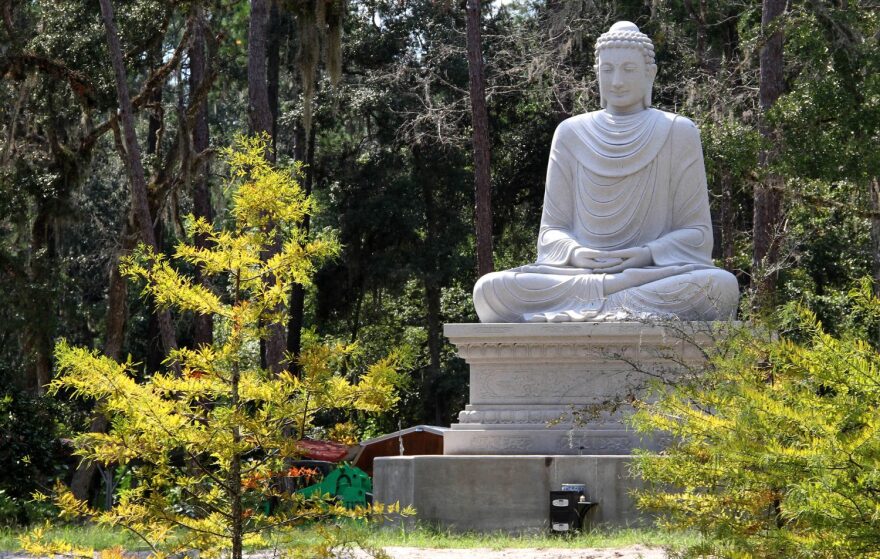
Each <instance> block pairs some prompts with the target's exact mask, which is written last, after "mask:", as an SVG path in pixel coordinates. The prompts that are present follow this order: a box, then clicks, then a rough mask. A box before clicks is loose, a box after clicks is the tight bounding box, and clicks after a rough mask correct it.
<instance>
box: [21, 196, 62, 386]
mask: <svg viewBox="0 0 880 559" xmlns="http://www.w3.org/2000/svg"><path fill="white" fill-rule="evenodd" d="M56 265H57V263H56V250H55V226H54V219H53V216H52V213H51V210H50V206H49V204H48V203H47V202H46V201H42V202H40V203H38V208H37V215H36V217H35V218H34V223H33V226H32V227H31V247H30V258H29V262H28V280H29V283H30V285H31V290H32V291H31V292H32V294H33V295H32V297H31V298H32V300H31V301H30V302H29V303H28V307H29V308H28V311H27V314H26V316H28V320H27V322H26V323H25V327H24V329H23V330H24V332H23V336H22V337H23V339H22V350H23V352H24V354H25V356H26V357H27V362H26V363H27V366H26V369H25V377H26V378H25V382H24V386H25V388H26V389H27V391H28V392H30V393H31V394H34V395H41V394H44V393H45V386H46V384H48V383H49V379H50V377H51V374H52V358H51V355H52V339H51V338H52V334H51V330H52V328H53V322H54V309H55V301H54V299H55V297H54V295H53V294H54V291H55V288H54V287H53V283H54V281H53V276H54V270H55V267H56Z"/></svg>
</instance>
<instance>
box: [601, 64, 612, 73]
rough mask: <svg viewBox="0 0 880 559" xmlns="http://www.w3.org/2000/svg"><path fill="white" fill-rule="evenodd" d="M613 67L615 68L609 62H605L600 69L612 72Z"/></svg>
mask: <svg viewBox="0 0 880 559" xmlns="http://www.w3.org/2000/svg"><path fill="white" fill-rule="evenodd" d="M612 69H613V68H611V66H609V65H607V64H603V65H602V67H601V68H600V70H602V71H603V72H610V71H611V70H612Z"/></svg>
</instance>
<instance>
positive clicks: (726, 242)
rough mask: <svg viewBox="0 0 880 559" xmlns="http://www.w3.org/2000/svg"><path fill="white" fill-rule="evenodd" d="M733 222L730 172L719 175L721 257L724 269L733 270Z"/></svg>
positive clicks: (734, 245) (734, 252)
mask: <svg viewBox="0 0 880 559" xmlns="http://www.w3.org/2000/svg"><path fill="white" fill-rule="evenodd" d="M735 234H736V233H735V223H734V215H733V177H731V176H730V173H723V174H722V176H721V258H722V260H723V262H724V269H725V270H727V271H728V272H731V273H733V272H734V263H733V259H734V255H735V254H736V239H735Z"/></svg>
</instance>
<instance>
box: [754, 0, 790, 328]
mask: <svg viewBox="0 0 880 559" xmlns="http://www.w3.org/2000/svg"><path fill="white" fill-rule="evenodd" d="M784 10H785V0H764V3H763V11H762V15H761V28H762V30H763V32H764V33H765V38H766V43H765V44H764V47H763V48H762V49H761V83H760V91H759V95H760V102H761V110H762V113H763V118H762V122H761V134H762V135H763V136H764V139H765V141H766V145H767V147H766V148H765V149H764V150H762V151H761V154H760V161H759V163H760V166H761V168H762V169H763V170H764V181H763V183H762V184H759V185H757V186H756V187H755V200H754V217H753V235H752V236H753V242H754V252H753V259H752V288H753V289H754V291H755V308H756V309H760V310H765V311H766V310H769V309H770V308H772V305H773V301H774V297H775V295H776V279H777V275H778V270H777V265H778V263H779V262H778V261H779V244H780V238H779V237H780V234H781V231H780V225H781V224H782V221H783V220H782V216H781V211H782V186H783V181H782V177H780V176H778V175H776V174H775V173H771V172H769V167H770V166H771V165H772V163H773V161H774V159H775V157H776V152H777V150H776V148H775V144H776V142H777V141H778V134H777V133H776V131H775V130H774V129H772V128H771V126H770V125H769V124H768V123H767V119H766V115H767V111H769V110H770V109H771V108H773V105H774V104H775V103H776V100H777V99H778V98H779V96H780V95H782V91H783V88H784V86H785V82H784V75H783V60H782V48H783V41H784V36H783V33H782V30H776V31H774V32H773V33H772V34H770V35H769V36H767V35H766V34H767V33H769V31H770V29H771V27H772V26H774V25H776V24H778V21H775V20H776V19H777V18H778V17H779V16H781V15H782V13H783V11H784Z"/></svg>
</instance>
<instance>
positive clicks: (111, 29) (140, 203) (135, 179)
mask: <svg viewBox="0 0 880 559" xmlns="http://www.w3.org/2000/svg"><path fill="white" fill-rule="evenodd" d="M99 2H100V4H101V14H102V16H103V18H104V27H105V28H106V30H107V46H108V47H109V51H110V62H111V64H112V65H113V72H114V74H115V77H116V93H117V96H118V98H119V114H120V117H121V121H122V128H123V139H124V142H125V150H126V156H125V158H124V159H125V165H126V169H127V170H128V174H129V180H130V182H131V207H132V213H133V214H134V218H135V223H136V224H137V228H138V231H139V232H140V237H141V240H142V241H143V243H144V244H146V245H147V246H149V247H151V248H152V249H153V250H154V251H156V253H158V252H159V245H158V244H157V242H156V235H155V233H154V231H153V219H152V217H151V215H150V205H149V200H148V198H147V182H146V179H145V178H144V167H143V161H142V159H141V150H140V146H138V142H137V136H136V134H135V125H134V117H133V116H132V108H131V97H130V95H129V91H128V82H127V78H126V74H125V65H124V63H123V61H122V49H121V47H120V46H119V35H118V33H117V31H116V24H115V23H114V21H113V6H112V5H111V4H110V0H99ZM158 320H159V330H160V333H161V337H162V345H163V346H164V347H165V351H166V353H167V352H170V351H171V350H173V349H176V348H177V340H176V339H175V336H174V325H173V324H172V322H171V313H170V312H168V311H160V312H159V314H158Z"/></svg>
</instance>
